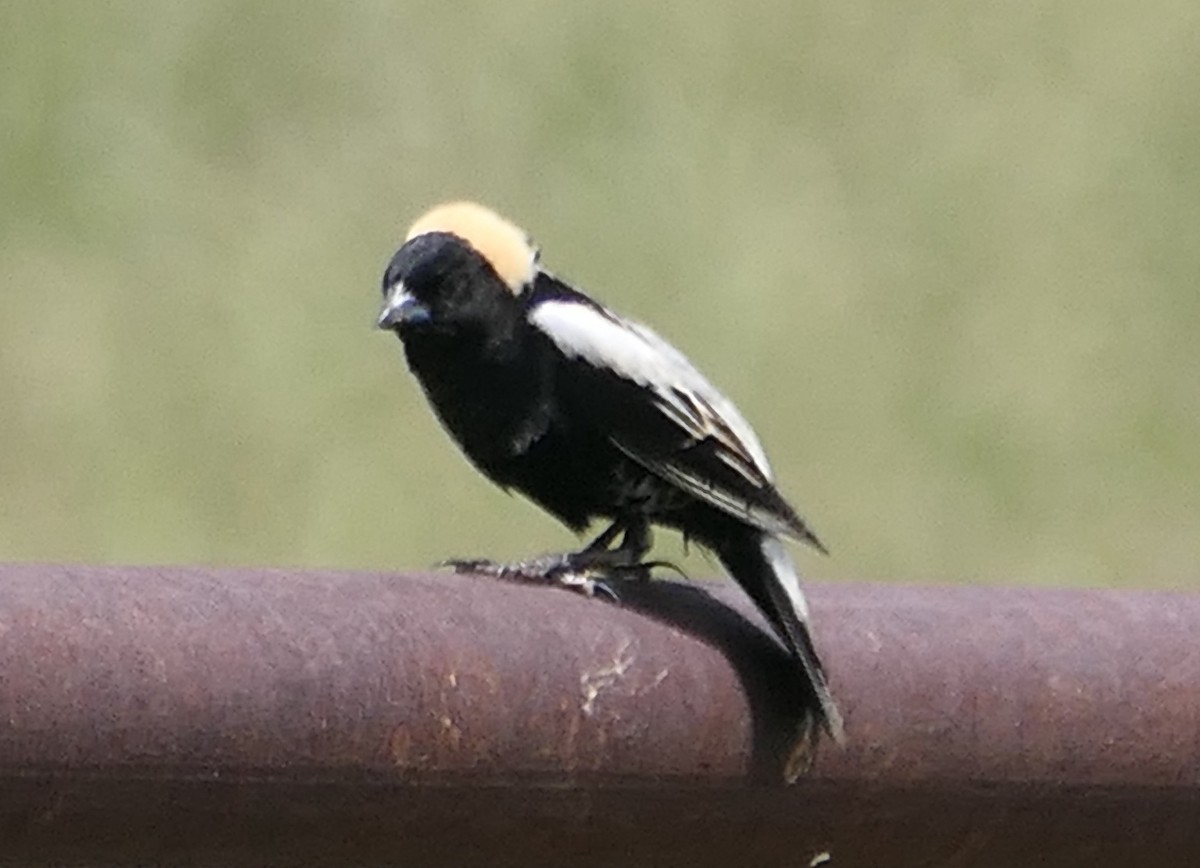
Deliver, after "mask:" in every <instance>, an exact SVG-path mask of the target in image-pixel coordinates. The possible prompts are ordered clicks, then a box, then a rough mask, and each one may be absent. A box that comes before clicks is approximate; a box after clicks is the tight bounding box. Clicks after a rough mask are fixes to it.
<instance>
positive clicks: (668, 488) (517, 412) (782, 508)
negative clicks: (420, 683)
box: [379, 202, 842, 741]
mask: <svg viewBox="0 0 1200 868" xmlns="http://www.w3.org/2000/svg"><path fill="white" fill-rule="evenodd" d="M383 296H384V304H383V310H382V312H381V313H380V315H379V327H380V328H383V329H389V330H392V331H394V332H395V333H396V334H397V335H398V336H399V337H400V339H401V341H402V342H403V344H404V352H405V355H406V357H407V360H408V365H409V367H410V368H411V370H412V372H413V373H414V374H415V375H416V376H417V379H418V380H420V382H421V385H422V387H423V388H424V390H425V394H426V396H427V397H428V399H429V402H430V404H431V405H432V406H433V409H434V412H435V413H436V414H437V416H438V418H439V419H440V420H441V422H442V424H443V425H444V426H445V428H446V430H448V431H449V432H450V434H451V436H453V437H454V439H455V440H456V441H457V442H458V444H459V446H460V447H462V449H463V451H464V452H465V453H466V455H467V457H468V458H469V459H470V460H471V462H472V463H473V464H474V465H475V466H476V467H477V468H478V469H479V470H481V471H482V472H483V473H484V474H486V475H487V476H488V477H490V478H491V479H492V480H493V481H495V482H496V483H498V484H499V485H501V486H503V487H504V488H506V489H516V490H518V491H520V492H522V493H523V494H525V495H526V496H527V497H529V498H530V499H532V500H533V501H534V502H535V503H537V504H538V505H540V506H541V507H542V508H544V509H545V510H547V511H548V512H550V513H551V514H552V515H554V516H555V517H557V518H558V519H559V520H561V521H562V522H563V523H564V524H566V525H567V526H568V527H570V528H571V529H572V530H574V531H575V532H576V533H581V532H582V531H583V530H584V529H585V528H586V527H587V526H588V524H589V522H591V521H592V520H594V519H597V518H600V519H607V520H609V521H611V522H612V524H611V526H610V527H609V528H608V529H607V530H606V531H605V532H604V533H602V534H601V535H600V536H599V537H598V538H597V539H596V540H595V541H594V542H592V543H591V544H590V545H588V546H587V547H586V548H585V549H583V550H582V551H580V552H576V553H572V554H569V555H564V556H562V557H561V558H559V559H552V560H549V561H547V560H542V561H531V562H529V563H527V564H525V565H520V569H521V570H523V571H527V570H530V569H543V568H544V570H545V572H546V573H547V574H552V575H555V576H556V577H558V578H559V579H561V580H563V581H567V582H573V581H574V582H579V583H581V584H587V583H589V582H590V579H588V578H587V577H588V576H590V575H593V574H595V573H596V572H597V571H598V572H599V573H600V574H601V575H603V574H604V573H605V572H606V571H620V570H623V569H635V570H636V569H637V568H639V566H640V565H642V559H643V557H644V556H645V554H646V553H647V552H648V551H649V548H650V529H649V527H650V524H660V525H665V526H668V527H674V528H677V529H679V530H680V531H682V532H683V534H684V535H685V537H686V538H688V539H693V540H696V541H697V542H699V543H700V544H701V545H703V546H704V547H706V548H708V549H710V550H711V551H713V552H714V553H715V554H716V555H717V557H718V558H719V559H720V561H721V563H722V564H724V566H725V568H726V569H727V570H728V571H729V574H730V575H731V576H732V577H733V578H734V579H735V580H736V581H737V582H738V584H740V585H741V586H742V588H744V589H745V591H746V593H748V594H749V596H750V597H751V599H753V601H754V602H755V604H756V605H757V606H758V607H759V609H760V610H762V612H763V613H764V614H765V615H766V617H767V619H768V620H769V621H770V623H771V624H772V625H773V627H774V628H775V630H776V631H777V633H778V634H779V636H780V638H781V639H782V640H783V642H784V643H785V644H786V645H787V647H788V649H789V650H790V651H791V654H792V656H793V657H794V658H795V660H796V662H797V663H798V664H799V666H800V668H801V670H802V674H803V676H804V677H805V679H806V682H805V683H806V688H807V690H808V692H809V693H810V694H811V695H810V696H808V697H806V705H807V706H808V707H809V709H810V710H809V714H808V715H807V724H806V727H807V728H806V729H804V738H805V739H806V740H808V739H811V740H814V741H815V736H816V727H818V726H819V727H821V728H823V729H824V730H825V731H826V732H827V733H828V734H829V735H831V736H832V737H833V738H835V739H836V740H838V741H840V740H841V738H842V720H841V715H840V714H839V713H838V710H837V706H836V705H835V704H834V701H833V698H832V697H831V695H830V692H829V688H828V685H827V682H826V679H825V674H824V671H823V669H822V667H821V663H820V660H819V659H818V657H817V653H816V650H815V649H814V647H813V642H812V638H811V636H810V634H809V630H808V620H809V613H808V605H807V603H806V601H805V599H804V594H803V592H802V591H801V589H800V582H799V579H798V576H797V573H796V568H795V566H794V565H793V563H792V559H791V557H790V556H789V554H788V552H787V549H786V548H785V547H784V543H783V540H782V538H783V537H791V538H793V539H798V540H802V541H804V542H807V543H809V544H811V545H813V546H815V547H817V548H818V549H821V550H822V551H824V549H823V547H822V546H821V544H820V542H818V540H817V538H816V537H815V536H814V535H813V533H812V531H810V530H809V528H808V527H807V526H806V525H805V523H804V521H803V520H802V519H801V518H800V517H799V516H798V515H797V514H796V511H795V510H794V509H793V508H792V507H791V506H790V505H789V504H788V502H787V501H786V500H785V499H784V498H783V496H782V495H781V494H780V493H779V490H778V489H777V488H776V487H775V483H774V479H773V476H772V473H771V467H770V464H769V463H768V462H767V456H766V454H765V453H764V451H763V448H762V445H761V444H760V443H759V441H758V437H757V436H756V435H755V433H754V431H753V429H751V427H750V425H749V424H748V423H747V422H746V420H745V419H744V418H743V417H742V414H741V413H739V412H738V410H737V408H736V407H734V405H733V403H732V402H730V401H729V400H728V399H727V398H726V397H725V396H724V395H722V394H721V393H720V392H718V391H717V389H716V388H715V387H714V386H713V385H712V384H711V383H710V382H709V381H708V380H707V379H706V378H705V377H704V376H703V375H702V374H701V373H700V372H699V371H698V370H697V369H696V368H695V366H694V365H692V363H691V362H689V361H688V360H687V359H686V358H685V357H684V356H683V354H682V353H680V352H679V351H678V350H676V349H675V348H674V347H673V346H671V345H670V344H668V343H667V342H666V341H665V340H663V339H662V338H661V337H659V336H658V335H657V334H655V333H654V332H653V331H651V330H650V329H648V328H646V327H645V326H643V325H641V324H639V323H636V322H633V321H632V320H628V319H625V318H624V317H621V316H619V315H617V314H615V313H613V312H612V311H611V310H609V309H608V308H606V307H604V306H603V305H601V304H600V303H598V302H596V301H594V300H593V299H591V298H590V297H588V296H587V295H584V294H583V293H582V292H580V291H579V290H578V289H575V288H574V287H572V286H570V285H569V284H567V283H565V282H564V281H562V280H561V279H559V278H558V277H555V276H554V275H553V274H551V273H550V272H548V271H546V270H545V269H543V268H542V267H541V265H540V263H539V254H538V250H537V248H536V247H535V246H534V244H533V243H532V241H531V239H530V238H529V236H527V235H526V234H525V233H524V232H522V231H521V230H520V229H518V228H517V227H516V226H514V225H513V224H512V223H509V222H508V221H507V220H505V219H504V218H502V217H500V216H499V215H497V214H495V213H494V212H492V211H490V210H488V209H487V208H484V207H483V206H481V205H476V204H473V203H468V202H457V203H452V204H446V205H441V206H438V207H436V208H434V209H433V210H431V211H429V212H428V213H426V214H425V215H424V216H422V217H421V218H420V219H418V220H417V221H416V223H414V224H413V226H412V228H411V229H410V230H409V232H408V236H407V239H406V240H405V242H404V245H403V246H402V247H401V248H400V249H399V250H398V251H397V252H396V254H395V255H394V256H393V257H392V260H391V262H390V263H389V264H388V267H387V270H386V271H385V272H384V275H383ZM618 535H620V536H621V537H622V539H621V543H620V544H619V545H615V544H614V543H615V541H616V538H617V537H618ZM460 563H462V564H466V565H468V566H479V567H483V566H485V565H486V562H482V561H479V562H470V561H464V562H460ZM580 577H584V578H583V580H582V581H580Z"/></svg>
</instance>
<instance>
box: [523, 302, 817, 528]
mask: <svg viewBox="0 0 1200 868" xmlns="http://www.w3.org/2000/svg"><path fill="white" fill-rule="evenodd" d="M554 290H555V291H554V294H553V295H551V296H550V297H543V298H541V299H535V300H534V302H533V303H532V304H531V305H530V309H529V320H530V322H531V323H532V324H533V325H534V326H535V327H536V328H538V329H539V330H540V331H541V332H542V333H544V334H545V335H546V336H547V337H549V338H550V340H551V341H552V342H553V343H554V345H555V346H556V347H557V348H558V349H559V350H560V351H561V352H562V353H563V354H564V355H565V356H567V358H568V359H570V360H573V361H574V362H575V363H577V364H579V365H584V366H587V368H589V369H590V372H589V373H593V372H594V373H595V374H596V375H597V376H592V377H589V378H588V384H587V387H588V388H589V389H591V390H593V391H594V390H595V388H596V387H597V385H598V384H601V387H603V385H602V384H604V383H608V384H609V385H610V387H611V390H612V391H613V393H614V395H610V396H609V397H614V396H615V394H616V391H617V390H619V389H620V388H621V387H622V386H625V387H626V391H625V394H628V385H629V384H632V385H633V386H635V387H636V388H637V389H639V390H641V394H639V396H638V399H639V400H640V401H642V402H643V403H649V404H651V405H652V406H653V407H654V408H655V409H656V410H657V412H658V415H659V417H660V421H661V422H663V423H667V424H666V425H665V426H664V425H644V424H636V420H637V419H638V418H639V417H638V415H637V414H633V413H622V412H619V411H616V410H612V412H610V413H609V415H607V416H605V420H604V421H605V424H606V426H607V427H608V428H609V429H610V435H609V436H610V438H611V440H612V442H613V443H614V444H615V445H616V446H617V448H618V449H620V450H621V451H622V452H624V453H625V454H626V455H628V456H629V457H630V458H631V459H632V460H634V461H635V462H637V463H638V464H640V465H642V466H643V467H645V468H646V469H647V470H649V471H650V472H652V473H654V474H655V475H657V476H659V477H661V478H662V479H664V480H666V481H668V482H670V483H671V484H673V485H675V486H678V487H679V488H681V489H683V490H684V491H686V492H688V493H689V494H691V495H692V496H694V497H697V498H699V499H700V500H703V501H705V502H707V503H709V504H711V505H713V506H715V507H717V508H718V509H720V510H722V511H724V512H726V513H728V514H730V515H732V516H735V517H737V518H739V519H742V520H743V521H746V522H747V523H749V524H752V525H754V526H756V527H759V528H761V529H762V530H765V531H769V532H772V533H779V534H784V535H787V536H792V537H795V538H797V539H804V540H810V541H811V540H812V534H811V533H810V532H809V531H808V529H807V528H806V527H805V525H804V522H803V521H802V520H801V519H800V518H799V516H797V515H796V513H795V511H794V510H793V509H792V508H791V506H789V505H788V503H787V502H786V500H784V498H783V497H782V495H780V494H779V492H778V491H777V490H776V488H775V486H774V482H773V475H772V472H771V466H770V463H769V462H768V461H767V456H766V453H765V452H764V451H763V447H762V444H761V443H760V442H759V440H758V437H757V435H756V434H755V433H754V430H753V429H752V428H751V427H750V424H749V423H748V422H747V421H746V420H745V418H744V417H743V416H742V414H741V413H740V412H738V409H737V408H736V407H735V406H734V405H733V402H731V401H730V400H729V399H728V398H726V397H725V396H724V395H722V394H721V393H720V392H719V391H718V390H717V389H716V387H715V386H713V385H712V384H711V383H710V382H709V381H708V379H707V378H705V377H704V375H703V374H701V373H700V371H699V370H697V369H696V367H695V366H694V365H693V364H692V363H691V362H690V361H688V359H687V358H686V357H685V356H684V355H683V354H682V353H680V352H679V351H678V350H677V349H675V348H674V347H673V346H671V345H670V344H669V343H667V342H666V341H665V340H663V339H662V338H661V337H659V336H658V335H657V334H656V333H655V332H654V331H652V330H651V329H649V328H647V327H646V326H644V325H641V324H640V323H636V322H633V321H631V320H627V319H624V318H622V317H620V316H618V315H616V314H614V313H613V312H612V311H610V310H608V309H607V308H604V307H603V306H601V305H599V304H597V303H596V302H594V301H592V300H591V299H589V298H587V297H586V296H583V295H582V294H579V293H575V292H574V291H572V290H570V289H569V288H568V287H565V286H564V285H562V284H558V283H556V285H555V287H554ZM605 375H608V378H607V380H606V379H605ZM594 397H595V398H596V400H595V401H594V402H591V403H592V404H593V405H594V412H595V413H604V412H605V408H606V407H608V408H610V409H611V408H613V407H616V406H618V405H620V404H621V401H619V400H601V399H602V397H603V396H601V395H595V396H594ZM647 399H648V401H647ZM664 427H666V428H667V429H669V430H668V432H667V434H668V436H665V437H664V436H663V434H662V429H663V428H664ZM652 429H656V430H652Z"/></svg>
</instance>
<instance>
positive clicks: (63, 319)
mask: <svg viewBox="0 0 1200 868" xmlns="http://www.w3.org/2000/svg"><path fill="white" fill-rule="evenodd" d="M1197 45H1200V5H1198V4H1196V3H1195V2H1194V0H1148V2H1143V3H1137V4H1134V3H1128V2H1125V3H1115V2H1104V0H1099V2H1097V0H1060V2H1033V3H1024V4H1021V3H1018V4H1012V3H1008V4H1000V3H982V2H964V3H958V4H946V3H944V2H936V0H918V2H914V3H907V4H895V3H891V2H879V0H875V2H865V3H841V2H838V3H834V2H820V3H794V2H773V3H772V2H764V3H758V4H744V3H733V2H709V3H705V4H696V3H676V4H647V3H642V2H634V0H624V2H614V0H609V2H579V3H570V4H559V3H538V2H530V0H523V2H506V3H498V2H492V3H482V2H476V3H460V4H444V3H442V4H432V3H430V4H417V3H410V4H406V3H398V2H392V3H358V4H335V3H310V4H303V5H302V4H295V3H282V2H265V3H256V4H245V3H240V2H220V0H190V2H187V3H183V2H156V3H149V2H111V3H105V4H94V3H86V2H81V0H76V2H59V3H42V4H35V3H32V2H25V3H22V2H17V3H5V4H3V5H0V66H2V75H0V156H2V158H3V159H2V172H0V280H2V281H3V287H4V300H3V305H2V306H0V311H2V313H0V485H2V489H0V490H2V492H3V496H2V497H0V558H2V559H9V560H27V559H38V560H53V561H63V560H82V561H94V562H169V563H220V564H264V565H307V566H318V565H319V566H336V567H348V568H388V569H391V568H406V567H422V566H425V565H427V564H429V563H431V562H432V561H434V560H436V559H438V558H441V557H444V556H447V555H452V554H456V555H472V554H489V555H493V556H498V557H516V556H519V555H522V554H528V553H531V552H534V551H544V550H550V549H562V548H565V547H567V546H568V545H570V544H573V538H572V537H571V536H570V534H569V533H568V532H567V531H566V530H565V529H563V528H561V527H559V526H557V525H556V524H555V523H554V522H553V521H552V520H551V519H549V518H548V517H546V516H544V515H543V514H541V513H540V512H538V511H537V510H536V509H535V508H533V507H531V506H530V505H528V504H527V503H525V502H524V501H523V500H520V499H519V498H515V497H509V496H508V495H506V494H504V493H503V492H501V491H499V490H497V489H495V488H493V487H492V486H491V485H490V484H488V483H487V482H485V481H484V480H483V479H482V478H481V477H479V476H478V475H477V474H476V473H475V472H474V471H473V470H472V469H471V468H470V467H469V465H467V463H466V462H465V461H464V460H463V459H462V457H461V456H460V455H459V454H458V452H457V450H456V449H455V448H454V447H453V446H452V445H451V443H450V442H449V440H448V439H447V438H446V437H445V436H444V435H443V433H442V432H441V430H440V429H439V428H438V426H437V423H436V422H435V420H434V418H433V416H432V414H431V413H430V412H429V410H428V408H427V407H426V405H425V402H424V399H423V396H422V395H421V393H420V391H419V389H418V387H417V386H416V383H415V382H414V381H413V380H411V378H410V377H409V376H408V374H407V373H406V371H405V369H404V365H403V360H402V356H401V352H400V347H399V345H398V343H397V342H396V340H395V339H394V338H393V337H391V336H389V335H386V334H384V333H380V332H376V331H374V330H373V328H372V326H373V321H374V317H375V314H376V309H377V304H378V301H379V297H378V282H379V277H380V274H381V272H382V269H383V267H384V265H385V263H386V261H387V259H388V258H389V256H390V255H391V253H392V252H393V250H394V248H395V247H396V246H397V245H398V243H399V241H400V240H401V239H402V236H403V232H404V230H405V228H406V226H407V225H408V223H409V222H410V221H411V220H412V219H413V218H414V217H415V216H417V215H418V214H419V213H420V212H421V211H422V210H424V209H425V208H426V207H427V206H429V205H430V204H433V203H434V202H436V201H438V200H441V199H445V198H448V197H464V196H466V197H472V198H477V199H479V200H481V201H484V202H486V203H489V204H491V205H493V206H495V207H497V208H498V209H500V210H501V211H503V212H504V213H506V214H508V215H509V216H511V217H512V218H514V219H515V220H516V221H517V222H518V223H520V224H522V225H523V226H524V227H526V228H527V229H528V230H530V231H531V232H532V233H533V235H534V236H535V237H536V238H537V239H538V241H539V242H540V243H541V245H542V247H543V250H544V261H545V262H546V263H547V264H548V265H549V267H550V268H552V269H553V270H555V271H557V272H558V273H560V274H562V275H563V276H565V277H568V278H569V279H571V280H573V281H575V282H577V283H579V284H581V285H582V286H584V287H585V288H587V289H588V290H589V291H591V292H592V293H593V294H595V295H597V296H598V297H600V298H601V299H603V300H605V301H607V302H609V303H610V304H612V305H613V306H614V307H616V308H617V309H618V310H620V311H622V312H624V313H626V314H628V315H631V316H633V317H635V318H638V319H642V320H645V321H648V322H650V323H652V324H653V325H654V327H655V328H656V329H657V330H659V331H660V332H662V333H664V334H666V335H667V336H668V337H669V338H670V339H671V340H673V341H674V342H675V343H676V344H677V345H679V346H680V347H681V348H682V349H684V350H685V351H686V352H687V353H689V354H690V355H691V356H692V357H693V358H694V359H695V360H696V361H697V363H698V364H699V365H700V366H701V368H702V369H703V370H705V371H706V372H707V373H708V374H709V376H710V377H711V378H712V379H713V380H714V381H716V382H717V383H718V384H719V385H720V386H721V387H723V388H724V390H725V391H727V392H728V393H729V394H730V395H731V396H732V397H734V399H735V400H736V401H737V402H738V404H739V406H740V407H741V408H742V410H743V411H744V413H745V414H746V415H747V416H748V417H749V418H750V420H751V421H752V422H753V423H754V424H755V425H756V427H757V428H758V429H759V432H760V434H761V435H762V438H763V440H764V442H765V443H766V445H767V448H768V451H769V452H770V453H771V456H772V460H773V462H774V464H775V467H776V471H777V473H778V476H779V478H780V480H781V483H782V486H783V488H784V490H785V491H786V492H787V493H789V494H790V495H791V496H792V499H793V500H794V501H795V502H796V504H797V505H798V506H799V508H800V511H801V512H802V513H803V514H804V515H806V516H807V517H808V518H809V519H810V520H811V522H812V524H813V526H814V527H815V528H816V529H817V531H818V532H819V533H820V534H821V535H822V537H823V538H824V539H825V541H826V542H827V543H828V544H829V546H830V548H831V549H832V551H833V556H832V557H831V558H828V559H823V558H820V557H818V556H815V555H814V556H811V557H810V556H809V555H808V554H803V555H801V557H802V561H801V565H802V569H804V570H806V571H807V572H808V573H810V574H813V575H818V576H823V577H831V578H846V579H852V578H872V579H898V580H939V581H964V582H965V581H984V582H1021V583H1038V584H1073V585H1075V584H1079V585H1157V586H1188V585H1193V586H1194V585H1195V584H1196V583H1197V578H1198V577H1200V573H1198V571H1197V567H1196V565H1197V563H1198V562H1200V236H1198V229H1197V227H1198V226H1200V99H1197V85H1198V83H1200V51H1197V49H1196V46H1197ZM659 539H660V543H661V544H660V549H659V551H660V554H662V555H663V556H666V557H678V556H679V554H680V548H679V544H678V541H677V539H671V538H670V537H669V536H668V535H660V537H659ZM692 558H693V559H694V558H695V555H693V556H692ZM687 564H688V566H689V569H690V570H692V571H694V572H696V573H701V574H703V573H709V572H713V571H715V567H713V566H712V565H710V564H707V563H705V562H704V561H695V560H692V559H690V560H689V561H688V562H687Z"/></svg>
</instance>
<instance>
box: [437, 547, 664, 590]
mask: <svg viewBox="0 0 1200 868" xmlns="http://www.w3.org/2000/svg"><path fill="white" fill-rule="evenodd" d="M438 566H440V567H449V568H450V569H452V570H454V572H456V573H474V574H476V575H484V576H492V577H494V578H498V579H505V580H507V581H514V582H526V583H532V584H554V585H559V586H561V587H564V588H569V589H571V590H573V591H577V592H579V593H581V594H583V595H584V596H585V597H605V598H607V599H608V600H609V601H610V602H613V603H619V602H620V601H621V597H620V595H619V594H618V593H617V591H616V589H615V588H614V587H613V583H614V582H621V581H648V580H649V579H650V571H651V570H652V569H653V568H654V567H659V566H669V567H672V568H673V569H677V568H674V567H673V566H672V565H671V564H667V563H665V562H661V561H651V562H646V563H635V564H606V563H604V562H603V558H597V557H595V556H594V553H590V552H587V551H586V550H585V551H584V552H573V553H569V554H553V555H542V556H540V557H536V558H530V559H529V560H524V561H517V562H516V563H502V562H499V561H493V560H489V559H487V558H451V559H449V560H445V561H441V562H440V563H439V564H438Z"/></svg>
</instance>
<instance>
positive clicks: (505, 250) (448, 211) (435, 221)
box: [405, 202, 537, 292]
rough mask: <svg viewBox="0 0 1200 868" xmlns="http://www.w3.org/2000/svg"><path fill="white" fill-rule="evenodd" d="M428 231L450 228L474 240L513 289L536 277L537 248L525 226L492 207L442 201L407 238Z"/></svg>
mask: <svg viewBox="0 0 1200 868" xmlns="http://www.w3.org/2000/svg"><path fill="white" fill-rule="evenodd" d="M428 232H448V233H450V234H451V235H456V236H458V237H459V238H461V239H462V240H463V241H465V242H467V243H468V244H470V245H471V246H472V247H473V248H475V250H476V251H477V252H478V253H479V254H480V255H481V256H483V258H484V259H486V260H487V261H488V262H489V263H491V266H492V268H494V269H495V270H496V273H497V274H498V275H500V279H501V280H503V281H504V282H505V283H506V284H508V288H509V289H511V290H512V291H513V292H520V291H521V289H522V287H524V286H526V285H528V284H529V283H531V282H532V281H533V275H534V272H535V271H536V269H537V248H535V247H534V246H533V244H532V243H531V242H530V240H529V236H528V235H526V234H525V233H524V232H523V231H522V230H521V229H519V228H518V227H517V226H515V225H513V224H512V223H510V222H509V221H507V220H505V219H504V218H503V217H501V216H500V215H499V214H497V213H496V212H495V211H493V210H491V209H490V208H485V207H484V206H482V205H478V204H476V203H475V202H448V203H446V204H444V205H438V206H436V207H434V208H431V209H430V210H429V211H427V212H425V214H423V215H422V216H421V217H419V218H418V219H417V222H415V223H413V225H412V226H411V227H409V230H408V236H407V237H406V238H405V241H411V240H412V239H414V238H416V237H417V236H418V235H425V234H426V233H428Z"/></svg>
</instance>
